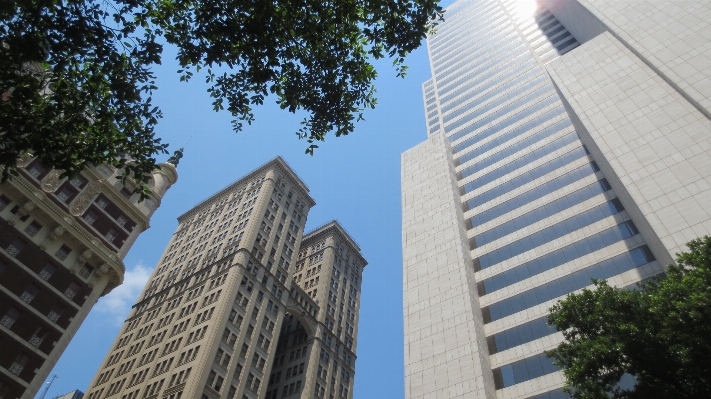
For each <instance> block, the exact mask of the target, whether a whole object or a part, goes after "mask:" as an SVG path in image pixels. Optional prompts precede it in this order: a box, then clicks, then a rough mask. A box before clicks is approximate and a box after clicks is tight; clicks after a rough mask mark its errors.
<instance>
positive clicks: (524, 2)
mask: <svg viewBox="0 0 711 399" xmlns="http://www.w3.org/2000/svg"><path fill="white" fill-rule="evenodd" d="M536 9H538V2H536V0H516V10H517V12H518V15H519V16H520V17H530V16H532V15H533V13H534V12H536Z"/></svg>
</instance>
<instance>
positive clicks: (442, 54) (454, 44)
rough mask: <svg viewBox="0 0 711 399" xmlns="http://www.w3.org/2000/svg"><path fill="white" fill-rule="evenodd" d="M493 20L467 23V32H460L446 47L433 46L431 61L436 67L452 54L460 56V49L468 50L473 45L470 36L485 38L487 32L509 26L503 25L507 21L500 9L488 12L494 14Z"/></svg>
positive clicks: (483, 18)
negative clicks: (468, 46)
mask: <svg viewBox="0 0 711 399" xmlns="http://www.w3.org/2000/svg"><path fill="white" fill-rule="evenodd" d="M492 13H493V15H492V18H485V16H484V15H482V16H481V17H480V19H478V21H480V22H478V23H477V24H472V23H471V20H469V21H466V22H465V23H467V26H466V30H465V31H463V32H462V31H460V32H458V33H459V35H457V37H456V38H455V39H453V40H449V41H448V42H447V44H446V45H445V46H433V48H432V51H431V53H430V59H431V60H432V63H433V64H435V66H436V65H437V64H438V63H439V62H441V61H442V60H447V59H448V58H449V56H451V55H452V54H459V53H460V51H459V48H460V47H464V48H467V45H471V40H469V38H470V35H476V34H478V35H479V36H485V35H486V33H487V32H491V30H492V29H493V28H496V27H501V26H508V25H507V24H503V23H501V22H502V21H504V20H505V18H506V17H505V16H504V15H503V13H502V12H501V10H500V9H498V8H496V7H494V8H491V9H490V10H489V11H487V14H492Z"/></svg>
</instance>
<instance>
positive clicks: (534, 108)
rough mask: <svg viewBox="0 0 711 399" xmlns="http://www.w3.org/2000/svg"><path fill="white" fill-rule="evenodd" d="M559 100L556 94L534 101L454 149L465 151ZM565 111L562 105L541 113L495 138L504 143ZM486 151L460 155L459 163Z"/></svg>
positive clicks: (481, 150)
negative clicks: (556, 108)
mask: <svg viewBox="0 0 711 399" xmlns="http://www.w3.org/2000/svg"><path fill="white" fill-rule="evenodd" d="M557 101H558V97H557V96H555V95H551V96H549V97H545V98H541V99H540V100H539V101H537V102H535V103H533V104H532V105H530V106H528V107H526V108H523V109H521V110H518V111H517V112H516V113H514V114H512V115H511V116H509V117H507V118H506V119H504V120H502V121H500V122H498V123H497V124H496V125H494V126H492V127H489V128H487V129H484V130H482V131H481V132H479V133H478V134H476V135H475V136H473V137H470V138H468V139H467V140H465V141H462V142H461V143H459V144H456V145H455V146H454V147H453V150H452V151H453V152H454V153H457V152H460V151H463V150H465V149H467V148H469V147H471V146H473V145H474V144H476V143H478V142H480V141H482V140H484V139H486V138H488V137H490V136H493V135H495V134H497V133H499V132H501V131H504V130H505V129H506V128H508V127H509V126H511V125H514V124H516V123H519V122H520V121H522V120H524V119H526V118H527V117H529V116H531V115H533V114H534V113H536V112H538V111H540V110H542V109H544V108H546V107H548V106H550V105H552V104H555V103H556V102H557ZM563 112H564V110H563V109H562V107H560V111H558V112H556V111H555V110H552V111H550V112H548V113H547V114H544V115H541V116H538V117H534V118H533V119H532V120H531V121H529V122H527V123H525V124H524V125H521V126H519V127H517V128H515V129H514V130H512V131H511V132H508V133H506V134H505V135H503V136H501V137H497V138H496V139H495V140H497V142H500V143H504V142H506V141H508V140H510V139H512V138H514V137H516V136H518V135H519V134H520V133H524V132H526V131H527V130H529V129H532V128H534V127H536V126H537V125H540V124H543V123H545V122H547V121H549V120H550V118H552V117H554V116H556V115H557V114H561V113H563ZM465 130H466V131H467V133H466V134H469V133H471V132H472V131H473V130H469V129H465ZM514 132H517V133H514ZM504 137H505V138H504ZM486 145H487V146H488V148H489V149H492V148H494V147H496V146H497V145H493V143H491V142H490V143H487V144H486ZM484 151H485V150H483V148H482V147H479V148H477V149H476V150H475V151H474V152H467V153H466V154H464V155H462V156H459V157H458V159H457V164H459V165H461V164H463V163H465V162H467V161H470V160H472V159H474V158H475V157H476V156H477V155H480V154H482V153H483V152H484Z"/></svg>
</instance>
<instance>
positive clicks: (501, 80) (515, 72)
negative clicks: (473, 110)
mask: <svg viewBox="0 0 711 399" xmlns="http://www.w3.org/2000/svg"><path fill="white" fill-rule="evenodd" d="M521 51H525V47H522V48H521ZM533 66H535V62H534V61H533V60H528V61H524V62H523V63H521V64H520V65H518V66H516V67H515V68H513V69H511V70H504V71H502V70H501V68H496V70H494V71H492V73H488V74H486V75H487V76H495V75H497V74H499V76H498V77H496V78H491V79H487V80H486V81H485V82H484V84H482V85H481V86H479V87H477V88H476V89H475V90H472V91H470V92H468V93H465V94H464V95H462V96H461V97H459V98H457V99H456V100H454V101H452V102H449V103H447V105H444V106H442V113H443V114H444V113H446V112H447V111H449V110H451V109H453V108H455V107H457V106H459V105H460V104H463V103H465V102H467V101H471V100H473V99H475V98H476V96H478V95H480V94H481V93H483V92H485V91H486V90H489V89H490V88H492V87H496V90H492V91H490V92H489V93H488V94H487V97H491V95H493V94H499V93H501V92H503V91H504V90H506V89H508V88H510V87H513V86H514V85H517V84H519V83H521V82H525V81H528V80H530V79H531V78H532V77H533V76H535V75H536V74H537V73H540V69H539V68H533ZM502 72H503V73H502ZM512 76H514V78H513V79H511V77H512ZM501 84H503V85H501ZM499 85H501V86H499ZM467 86H470V85H469V84H467ZM497 86H498V87H497ZM470 87H472V86H470ZM448 97H449V96H448ZM487 97H482V98H480V99H476V102H477V103H481V102H483V101H484V99H485V98H487ZM443 103H444V102H443ZM445 118H446V117H445ZM451 119H453V118H450V119H447V120H446V121H449V120H451Z"/></svg>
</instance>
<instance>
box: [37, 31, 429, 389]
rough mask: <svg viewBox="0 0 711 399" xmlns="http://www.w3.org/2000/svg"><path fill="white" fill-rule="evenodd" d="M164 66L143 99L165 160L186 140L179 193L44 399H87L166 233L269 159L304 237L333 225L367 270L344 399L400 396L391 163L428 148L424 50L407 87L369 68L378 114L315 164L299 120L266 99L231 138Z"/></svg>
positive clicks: (330, 143) (78, 338) (206, 103)
mask: <svg viewBox="0 0 711 399" xmlns="http://www.w3.org/2000/svg"><path fill="white" fill-rule="evenodd" d="M172 60H173V56H172V55H171V54H170V53H167V54H165V57H164V65H163V66H161V67H160V68H158V69H156V73H157V75H158V86H159V87H160V89H159V90H158V92H157V93H156V95H154V96H153V98H154V101H155V103H156V105H158V106H160V107H161V109H162V110H163V113H164V119H162V120H161V121H160V123H159V126H158V129H157V133H158V136H159V137H162V138H163V139H164V140H165V141H167V142H169V143H170V144H171V148H170V151H171V152H172V151H173V150H175V149H178V148H179V147H181V146H182V145H183V144H184V143H185V142H187V141H188V139H189V138H190V137H192V138H191V139H190V142H189V143H188V145H187V146H186V148H185V156H184V158H183V159H182V160H181V161H180V165H179V167H178V173H179V179H178V182H177V183H176V184H175V185H174V186H173V187H172V188H171V189H170V190H169V191H168V194H167V195H166V197H165V198H164V201H163V203H162V205H161V207H160V208H159V209H158V211H157V212H156V213H155V215H154V216H153V218H152V220H151V228H150V229H149V230H147V231H146V232H144V233H143V234H142V235H141V236H140V237H139V239H138V241H137V242H136V244H135V245H134V246H133V248H132V249H131V251H130V252H129V253H128V255H127V256H126V258H125V259H124V262H125V264H126V268H127V274H126V281H125V283H124V285H122V286H120V287H118V288H117V289H115V290H114V291H113V292H112V293H111V294H109V295H108V296H106V297H104V298H101V299H100V300H99V302H98V303H97V304H96V305H95V307H94V309H93V310H92V311H91V313H90V314H89V316H88V317H87V319H86V321H85V322H84V324H83V325H82V326H81V328H80V329H79V331H78V332H77V334H76V335H75V337H74V339H73V340H72V342H71V343H70V344H69V346H68V348H67V350H66V351H65V352H64V354H63V356H62V357H61V358H60V360H59V362H58V363H57V365H56V366H55V368H54V370H53V371H52V374H57V375H58V378H57V379H56V380H55V381H54V383H53V384H52V386H51V388H50V389H49V391H48V393H47V396H46V397H47V398H53V397H55V396H58V395H60V394H64V393H66V392H69V391H72V390H74V389H80V390H82V391H85V390H86V388H87V386H88V385H89V383H90V382H91V379H92V378H93V376H94V374H95V372H96V370H97V369H98V367H99V366H100V364H101V362H102V360H103V358H104V356H105V355H106V353H107V351H108V350H109V348H110V346H111V344H112V342H113V340H114V338H115V337H116V334H117V333H118V331H119V329H120V327H121V324H122V322H123V320H124V318H125V317H126V315H127V314H128V312H129V310H130V306H131V305H132V304H133V303H134V301H135V299H136V297H137V295H138V294H139V292H140V290H141V289H142V288H143V284H144V283H145V281H146V280H147V278H148V276H149V275H150V273H151V271H152V270H153V267H154V266H155V264H156V263H157V261H158V259H159V258H160V256H161V254H162V252H163V250H164V248H165V246H166V244H167V243H168V241H169V240H170V237H171V234H172V233H173V232H174V231H175V228H176V226H177V221H176V218H177V217H178V216H179V215H181V214H182V213H183V212H185V211H187V210H189V209H190V208H191V207H193V206H194V205H195V204H197V203H198V202H200V201H201V200H203V199H205V198H206V197H208V196H209V195H211V194H213V193H215V192H217V191H219V190H220V189H222V188H223V187H225V186H227V185H229V184H230V183H231V182H233V181H235V180H236V179H238V178H239V177H241V176H243V175H244V174H246V173H247V172H249V171H251V170H253V169H255V168H257V167H258V166H260V165H261V164H263V163H264V162H266V161H268V160H270V159H272V158H274V157H275V156H277V155H281V156H282V157H283V158H284V159H285V160H286V161H287V162H288V163H289V164H290V165H291V167H292V168H293V169H294V170H295V171H296V173H297V174H298V175H299V176H300V177H301V178H302V180H303V181H304V182H305V183H306V184H307V185H308V186H309V188H310V189H311V195H312V196H313V198H314V199H315V200H316V206H315V207H314V208H312V210H311V211H310V213H309V218H308V222H307V224H306V230H307V231H308V230H311V229H313V228H315V227H317V226H319V225H321V224H323V223H326V222H328V221H330V220H332V219H338V220H339V221H340V222H341V224H342V225H343V226H344V227H345V228H346V229H347V230H348V232H349V233H350V234H351V235H352V236H353V238H354V239H355V240H356V241H357V242H358V244H359V245H360V246H361V249H362V252H363V255H364V256H365V257H366V259H368V261H369V265H368V267H367V268H366V269H365V272H364V276H363V287H362V299H361V301H362V304H361V310H360V312H361V313H360V327H359V336H358V352H357V355H358V360H357V363H356V378H355V390H354V397H355V398H356V399H365V398H402V397H404V376H403V375H404V366H403V331H402V328H403V321H402V242H401V208H400V154H401V153H402V152H403V151H405V150H407V149H408V148H410V147H412V146H414V145H416V144H418V143H419V142H421V141H423V140H424V139H425V138H426V131H425V117H424V110H423V104H422V94H421V84H422V82H424V81H425V80H427V79H429V77H430V70H429V64H428V61H427V52H426V49H425V46H424V45H423V46H422V47H421V48H419V49H418V50H416V51H415V52H413V53H412V54H411V55H410V56H409V57H408V58H407V59H406V65H408V66H409V70H408V75H407V77H406V78H405V79H401V78H397V77H396V76H395V75H396V72H395V70H394V69H393V68H392V66H391V65H392V61H390V60H383V61H382V62H377V63H376V68H377V69H378V72H379V78H378V80H377V82H376V87H377V89H378V93H377V97H378V105H377V107H376V109H374V110H368V111H366V112H365V118H366V120H365V121H363V122H360V123H358V125H357V127H356V130H355V132H354V133H352V134H351V135H349V136H346V137H339V138H336V137H334V136H329V137H328V138H327V140H326V142H325V143H320V144H319V145H320V148H319V149H317V150H316V153H315V156H313V157H311V156H308V155H305V154H304V149H305V148H306V146H307V144H306V142H305V141H303V140H298V139H297V137H296V135H295V132H296V131H297V130H298V128H299V122H300V121H301V118H300V117H298V116H295V115H293V114H290V113H288V112H287V111H282V110H280V109H279V107H278V106H277V105H276V104H274V103H273V101H274V98H267V100H266V102H265V105H264V106H261V107H258V108H257V109H256V122H254V123H253V124H252V125H251V126H245V128H244V130H243V131H242V132H240V133H235V132H234V131H232V128H231V125H230V120H231V119H232V118H231V116H230V115H229V114H228V113H226V112H221V113H215V112H214V111H213V110H212V105H211V101H210V98H209V96H208V94H207V93H206V91H205V90H206V87H207V86H206V85H204V84H202V82H201V81H202V79H200V78H199V77H197V78H195V79H193V81H191V82H189V83H181V82H179V81H178V75H177V74H176V73H175V71H176V70H177V69H178V67H177V65H176V64H175V62H174V61H172ZM165 159H167V156H163V157H162V158H160V159H159V160H161V161H163V160H165ZM50 375H51V374H50ZM40 392H41V391H40Z"/></svg>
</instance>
